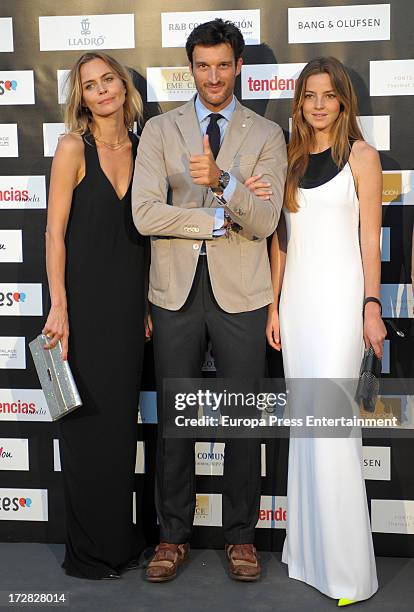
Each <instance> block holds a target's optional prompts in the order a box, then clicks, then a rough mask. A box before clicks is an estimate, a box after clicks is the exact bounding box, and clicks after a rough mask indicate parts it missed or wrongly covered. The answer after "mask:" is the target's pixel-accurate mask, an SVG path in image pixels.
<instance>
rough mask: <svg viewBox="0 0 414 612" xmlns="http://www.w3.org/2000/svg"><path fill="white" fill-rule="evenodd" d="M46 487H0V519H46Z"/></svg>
mask: <svg viewBox="0 0 414 612" xmlns="http://www.w3.org/2000/svg"><path fill="white" fill-rule="evenodd" d="M47 519H48V508H47V490H46V489H0V520H2V521H47Z"/></svg>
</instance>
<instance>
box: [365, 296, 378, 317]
mask: <svg viewBox="0 0 414 612" xmlns="http://www.w3.org/2000/svg"><path fill="white" fill-rule="evenodd" d="M368 302H374V303H375V304H378V305H379V307H380V315H382V305H381V302H380V300H379V299H378V298H376V297H371V296H369V297H366V298H365V300H364V305H363V307H362V311H363V312H365V306H366V305H367V304H368Z"/></svg>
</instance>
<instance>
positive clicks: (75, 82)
mask: <svg viewBox="0 0 414 612" xmlns="http://www.w3.org/2000/svg"><path fill="white" fill-rule="evenodd" d="M94 59H101V60H102V61H104V62H105V63H106V64H108V66H110V67H111V70H112V71H113V72H114V73H115V74H117V75H118V76H119V78H120V79H121V80H122V82H123V83H124V85H125V90H126V93H125V102H124V123H125V127H126V128H127V129H129V130H132V128H133V125H134V121H137V122H138V124H141V123H142V117H143V104H142V98H141V96H140V95H139V93H138V91H137V90H136V89H135V86H134V83H133V81H132V77H131V75H130V73H129V72H128V70H127V69H126V68H125V67H124V66H122V64H120V63H119V62H118V61H117V60H116V59H114V58H113V57H111V56H110V55H107V54H106V53H100V52H95V51H92V52H90V53H84V54H83V55H81V57H80V58H79V59H78V61H77V62H76V64H75V65H74V66H73V67H72V69H71V70H70V72H69V74H68V77H67V80H66V87H67V91H68V96H67V101H66V105H65V111H64V116H65V126H66V130H67V131H69V132H73V133H75V134H85V133H86V132H88V131H90V130H91V126H92V123H93V117H92V114H91V112H90V111H89V109H88V108H87V107H85V106H84V103H83V97H82V81H81V75H80V72H81V68H82V66H83V65H84V64H86V63H87V62H90V61H91V60H94Z"/></svg>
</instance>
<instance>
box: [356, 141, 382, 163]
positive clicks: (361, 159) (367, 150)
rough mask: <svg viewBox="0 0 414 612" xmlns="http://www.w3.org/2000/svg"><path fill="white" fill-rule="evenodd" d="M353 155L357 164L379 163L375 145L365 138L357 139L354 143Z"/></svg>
mask: <svg viewBox="0 0 414 612" xmlns="http://www.w3.org/2000/svg"><path fill="white" fill-rule="evenodd" d="M351 157H352V158H353V160H354V161H355V162H356V163H357V164H361V163H363V164H365V163H370V162H373V163H374V162H375V163H378V161H379V154H378V151H377V150H376V148H375V147H373V146H372V145H370V144H369V143H368V142H366V141H365V140H356V141H355V142H354V144H353V145H352V149H351Z"/></svg>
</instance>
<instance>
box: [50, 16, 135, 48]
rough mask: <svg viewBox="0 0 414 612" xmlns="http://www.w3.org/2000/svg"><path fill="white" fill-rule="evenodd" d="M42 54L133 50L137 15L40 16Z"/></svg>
mask: <svg viewBox="0 0 414 612" xmlns="http://www.w3.org/2000/svg"><path fill="white" fill-rule="evenodd" d="M39 39H40V50H41V51H76V50H88V49H133V48H134V47H135V28H134V15H133V14H132V13H128V14H110V15H109V14H108V15H67V16H61V15H59V16H57V17H54V16H53V17H39Z"/></svg>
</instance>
